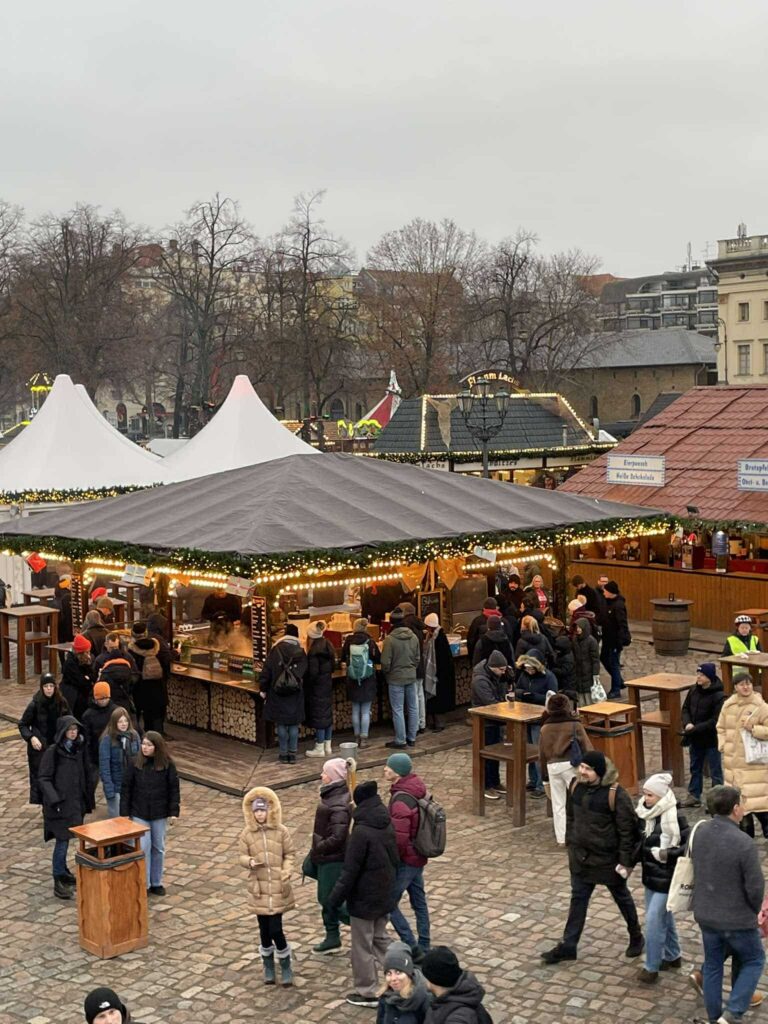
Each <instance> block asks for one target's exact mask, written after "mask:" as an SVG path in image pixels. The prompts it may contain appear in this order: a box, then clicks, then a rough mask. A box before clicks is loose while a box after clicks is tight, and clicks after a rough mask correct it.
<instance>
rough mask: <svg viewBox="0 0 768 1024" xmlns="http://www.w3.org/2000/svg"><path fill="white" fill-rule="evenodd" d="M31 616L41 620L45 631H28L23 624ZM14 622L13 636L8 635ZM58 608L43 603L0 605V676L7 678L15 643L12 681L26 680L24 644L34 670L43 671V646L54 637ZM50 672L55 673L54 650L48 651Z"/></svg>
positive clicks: (56, 627) (38, 672)
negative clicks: (28, 645)
mask: <svg viewBox="0 0 768 1024" xmlns="http://www.w3.org/2000/svg"><path fill="white" fill-rule="evenodd" d="M35 619H38V620H43V622H44V623H45V625H46V631H45V632H43V631H42V630H40V631H39V632H31V631H28V630H27V624H28V623H31V622H32V621H34V620H35ZM12 621H15V623H16V636H15V637H14V636H11V622H12ZM58 630H59V610H58V608H49V607H45V606H44V605H39V604H34V605H18V606H16V607H15V608H0V653H1V654H2V665H3V679H10V678H11V644H16V681H17V682H18V683H25V682H26V680H27V654H26V648H27V644H30V645H31V647H32V651H33V654H34V666H35V672H37V674H38V675H40V673H41V672H42V671H43V647H47V646H49V645H50V644H51V643H53V641H54V639H55V638H56V637H57V636H58ZM49 660H50V671H51V672H54V673H55V672H56V652H55V651H51V652H50V656H49Z"/></svg>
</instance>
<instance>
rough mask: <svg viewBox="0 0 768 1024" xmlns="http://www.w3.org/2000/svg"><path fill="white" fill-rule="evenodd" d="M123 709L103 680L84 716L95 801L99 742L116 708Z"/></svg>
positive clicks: (84, 730) (94, 688)
mask: <svg viewBox="0 0 768 1024" xmlns="http://www.w3.org/2000/svg"><path fill="white" fill-rule="evenodd" d="M119 707H122V705H120V704H115V702H114V701H113V700H112V694H111V691H110V689H109V683H105V682H104V681H103V680H102V682H100V683H96V684H95V685H94V687H93V697H91V703H90V704H89V705H88V707H87V708H86V710H85V714H84V715H83V736H84V737H85V749H86V752H87V755H88V766H89V768H90V771H91V785H92V786H93V792H94V799H95V793H96V787H97V786H98V784H99V740H100V739H101V734H102V733H103V732H104V730H105V729H106V727H107V726H108V725H109V720H110V718H111V717H112V712H113V711H114V710H115V708H119Z"/></svg>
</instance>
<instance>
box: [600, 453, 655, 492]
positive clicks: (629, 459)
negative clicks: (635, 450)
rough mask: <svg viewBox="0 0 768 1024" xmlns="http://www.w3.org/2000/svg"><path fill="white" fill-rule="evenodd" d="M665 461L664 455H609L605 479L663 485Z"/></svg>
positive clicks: (612, 482) (611, 482) (634, 484)
mask: <svg viewBox="0 0 768 1024" xmlns="http://www.w3.org/2000/svg"><path fill="white" fill-rule="evenodd" d="M666 463H667V460H666V456H664V455H609V456H608V465H607V467H606V471H605V479H606V481H607V482H608V483H609V484H628V485H630V486H633V487H663V486H664V482H665V478H666Z"/></svg>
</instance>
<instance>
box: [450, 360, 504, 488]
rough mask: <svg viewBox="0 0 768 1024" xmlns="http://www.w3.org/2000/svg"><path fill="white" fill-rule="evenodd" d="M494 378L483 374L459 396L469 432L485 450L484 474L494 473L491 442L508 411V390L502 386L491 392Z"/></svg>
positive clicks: (462, 413) (461, 410) (483, 451)
mask: <svg viewBox="0 0 768 1024" xmlns="http://www.w3.org/2000/svg"><path fill="white" fill-rule="evenodd" d="M492 386H493V383H492V381H490V380H487V379H486V378H485V377H481V378H480V379H479V380H477V381H475V384H474V386H473V387H472V388H469V389H467V390H465V391H462V392H461V394H460V395H459V396H458V403H459V412H460V413H461V418H462V419H463V420H464V425H465V426H466V428H467V430H468V431H469V433H470V434H471V435H472V437H473V438H474V439H475V441H477V442H479V444H480V448H481V451H482V453H483V476H484V477H485V478H486V479H487V478H488V477H489V476H490V475H491V474H490V472H489V469H488V444H489V442H490V441H491V440H492V439H493V438H494V437H496V435H497V434H498V433H499V431H500V430H501V428H502V427H503V425H504V420H505V419H506V417H507V413H508V412H509V394H508V392H506V391H505V390H504V389H503V388H502V389H501V390H500V391H497V392H496V393H495V394H493V393H492V392H491V388H492Z"/></svg>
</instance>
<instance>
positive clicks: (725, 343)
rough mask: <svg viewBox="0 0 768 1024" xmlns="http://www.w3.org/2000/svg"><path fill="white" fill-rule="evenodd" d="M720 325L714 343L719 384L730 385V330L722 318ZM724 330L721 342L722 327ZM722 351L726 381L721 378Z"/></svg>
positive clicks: (718, 321)
mask: <svg viewBox="0 0 768 1024" xmlns="http://www.w3.org/2000/svg"><path fill="white" fill-rule="evenodd" d="M717 324H718V335H717V341H716V342H715V343H714V349H715V358H716V359H717V383H718V384H719V385H723V384H727V383H728V328H727V327H726V324H725V320H723V318H722V317H721V316H719V317H718V318H717ZM721 326H722V328H723V340H722V341H720V327H721ZM720 349H723V364H724V365H723V369H724V371H725V380H721V378H720Z"/></svg>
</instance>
